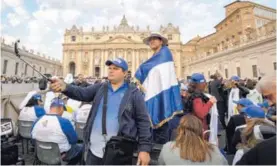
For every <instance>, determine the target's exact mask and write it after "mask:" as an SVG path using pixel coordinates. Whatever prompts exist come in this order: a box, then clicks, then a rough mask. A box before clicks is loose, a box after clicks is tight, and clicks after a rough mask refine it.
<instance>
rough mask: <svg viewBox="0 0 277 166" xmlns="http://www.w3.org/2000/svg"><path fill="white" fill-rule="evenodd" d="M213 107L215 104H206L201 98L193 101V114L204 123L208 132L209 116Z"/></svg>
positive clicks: (204, 127)
mask: <svg viewBox="0 0 277 166" xmlns="http://www.w3.org/2000/svg"><path fill="white" fill-rule="evenodd" d="M212 106H213V103H212V102H210V101H208V102H207V103H204V102H203V101H202V99H201V98H195V99H194V100H193V114H194V115H195V116H197V117H198V118H199V119H200V120H201V121H202V123H203V129H204V131H205V130H208V124H207V118H206V116H207V114H208V113H209V111H210V108H211V107H212Z"/></svg>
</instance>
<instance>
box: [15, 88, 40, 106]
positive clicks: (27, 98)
mask: <svg viewBox="0 0 277 166" xmlns="http://www.w3.org/2000/svg"><path fill="white" fill-rule="evenodd" d="M35 94H37V91H31V92H29V93H28V94H27V96H26V97H25V98H24V99H23V101H22V102H21V103H20V104H19V109H20V110H21V109H23V108H24V107H25V106H26V104H27V103H28V102H29V100H30V99H31V98H32V96H34V95H35Z"/></svg>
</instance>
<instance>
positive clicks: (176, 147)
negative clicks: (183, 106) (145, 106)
mask: <svg viewBox="0 0 277 166" xmlns="http://www.w3.org/2000/svg"><path fill="white" fill-rule="evenodd" d="M159 164H162V165H206V164H207V165H211V164H212V165H227V164H228V163H227V161H226V159H225V158H224V156H223V155H222V153H221V152H220V150H219V148H218V147H216V146H214V145H212V144H210V143H208V142H207V141H206V140H205V139H204V138H203V126H202V123H201V121H200V120H199V119H198V118H197V117H195V116H193V115H185V116H183V118H182V119H181V121H180V125H179V126H178V128H177V137H176V140H175V141H171V142H168V143H166V144H165V145H164V146H163V148H162V151H161V153H160V156H159Z"/></svg>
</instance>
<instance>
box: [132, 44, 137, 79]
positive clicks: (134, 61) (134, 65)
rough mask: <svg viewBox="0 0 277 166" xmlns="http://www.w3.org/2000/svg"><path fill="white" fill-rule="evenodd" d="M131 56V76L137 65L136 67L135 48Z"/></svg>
mask: <svg viewBox="0 0 277 166" xmlns="http://www.w3.org/2000/svg"><path fill="white" fill-rule="evenodd" d="M131 56H132V62H131V64H132V76H134V75H135V72H136V69H137V67H136V50H135V49H133V50H132V54H131Z"/></svg>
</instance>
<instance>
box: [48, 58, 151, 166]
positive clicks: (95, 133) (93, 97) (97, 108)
mask: <svg viewBox="0 0 277 166" xmlns="http://www.w3.org/2000/svg"><path fill="white" fill-rule="evenodd" d="M106 65H107V66H108V67H109V70H108V95H107V98H108V102H107V117H106V119H107V120H106V124H107V125H106V126H107V137H106V139H107V140H109V139H110V138H111V137H112V136H116V135H117V134H118V133H120V134H121V135H124V136H127V137H131V138H137V139H138V152H139V154H138V163H139V164H141V165H148V163H149V161H150V156H149V152H150V150H151V124H150V120H149V117H148V113H147V110H146V104H145V102H144V98H143V96H142V93H141V92H140V91H139V90H138V89H137V88H136V87H134V86H130V85H129V84H128V83H126V82H125V81H124V78H125V76H126V74H127V71H128V65H127V63H126V61H125V60H123V59H121V58H117V59H115V60H113V61H111V60H108V61H107V62H106ZM53 81H54V83H52V84H51V89H53V90H54V91H55V92H62V93H64V94H65V95H67V96H68V97H70V98H72V99H74V100H78V101H83V102H92V101H93V104H92V108H91V111H90V114H89V117H88V120H87V125H86V127H85V131H84V145H85V148H86V152H87V153H88V155H87V156H85V157H86V164H89V165H101V164H102V158H103V149H104V148H105V144H106V141H105V138H104V136H103V135H102V109H103V94H104V86H103V84H106V83H103V84H96V85H93V86H89V87H86V88H81V87H77V86H74V85H68V84H65V83H64V82H63V81H62V80H58V79H54V80H53ZM85 154H86V153H85Z"/></svg>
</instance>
